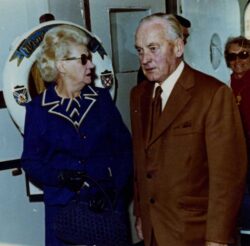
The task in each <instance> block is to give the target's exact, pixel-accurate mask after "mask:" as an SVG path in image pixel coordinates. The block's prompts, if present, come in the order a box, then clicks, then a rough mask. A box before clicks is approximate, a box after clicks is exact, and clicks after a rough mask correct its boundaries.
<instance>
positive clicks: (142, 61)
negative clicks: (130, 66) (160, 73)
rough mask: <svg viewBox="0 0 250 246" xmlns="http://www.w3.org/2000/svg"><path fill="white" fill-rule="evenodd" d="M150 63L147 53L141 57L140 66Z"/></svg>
mask: <svg viewBox="0 0 250 246" xmlns="http://www.w3.org/2000/svg"><path fill="white" fill-rule="evenodd" d="M150 61H151V56H150V54H149V53H144V54H143V55H142V57H141V63H142V64H147V63H149V62H150Z"/></svg>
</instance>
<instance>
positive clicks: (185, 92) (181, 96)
mask: <svg viewBox="0 0 250 246" xmlns="http://www.w3.org/2000/svg"><path fill="white" fill-rule="evenodd" d="M192 74H193V73H192V71H191V68H190V67H188V66H187V65H185V67H184V70H183V72H182V74H181V76H180V78H179V79H178V80H177V82H176V84H175V86H174V88H173V91H172V92H171V94H170V97H169V99H168V101H167V104H166V106H165V108H164V110H163V112H162V115H161V118H160V120H159V123H158V125H157V126H156V130H155V131H154V134H153V136H152V138H151V139H150V141H149V142H148V146H149V145H151V144H152V143H153V142H155V140H156V139H158V138H159V137H160V136H161V134H162V133H163V132H164V131H165V130H166V129H167V128H168V127H169V126H170V125H171V123H172V122H173V121H174V120H175V118H176V117H177V116H178V115H179V114H180V113H181V111H182V110H183V108H184V107H185V105H186V104H187V103H188V102H189V100H190V99H191V98H192V96H191V94H190V92H189V89H190V88H191V87H193V86H194V79H193V76H192Z"/></svg>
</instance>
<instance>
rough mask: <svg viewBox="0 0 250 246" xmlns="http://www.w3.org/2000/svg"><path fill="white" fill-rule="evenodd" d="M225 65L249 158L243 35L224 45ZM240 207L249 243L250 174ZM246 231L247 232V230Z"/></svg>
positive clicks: (248, 52) (248, 68)
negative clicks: (228, 70)
mask: <svg viewBox="0 0 250 246" xmlns="http://www.w3.org/2000/svg"><path fill="white" fill-rule="evenodd" d="M225 59H226V63H227V66H228V67H229V68H230V69H231V70H232V74H231V87H232V90H233V93H234V95H235V98H236V102H237V104H238V106H239V110H240V113H241V118H242V123H243V127H244V130H245V136H246V141H247V148H248V157H249V158H250V106H249V105H250V41H249V40H248V39H246V38H245V37H243V36H239V37H234V38H229V39H228V41H227V43H226V46H225ZM249 173H250V172H249V171H248V178H247V189H246V193H245V197H244V201H243V204H242V209H241V220H240V226H241V233H242V236H241V241H242V242H241V245H242V246H245V245H250V236H249V235H245V233H250V195H249V192H250V175H249ZM247 231H248V232H247Z"/></svg>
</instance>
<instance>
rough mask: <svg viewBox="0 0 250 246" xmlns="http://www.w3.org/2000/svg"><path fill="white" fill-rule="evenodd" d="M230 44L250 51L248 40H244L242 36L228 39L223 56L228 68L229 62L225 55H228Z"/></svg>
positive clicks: (249, 41)
mask: <svg viewBox="0 0 250 246" xmlns="http://www.w3.org/2000/svg"><path fill="white" fill-rule="evenodd" d="M232 44H237V45H238V46H239V47H241V48H245V49H248V50H250V40H248V39H246V38H245V37H244V36H238V37H230V38H228V40H227V42H226V44H225V50H224V56H225V60H226V64H227V66H228V67H229V61H228V59H227V55H228V53H229V49H230V46H231V45H232Z"/></svg>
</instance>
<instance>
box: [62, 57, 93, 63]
mask: <svg viewBox="0 0 250 246" xmlns="http://www.w3.org/2000/svg"><path fill="white" fill-rule="evenodd" d="M79 59H81V62H82V65H86V64H87V62H88V60H91V59H92V56H91V55H90V54H89V55H86V54H81V57H69V58H65V59H62V60H63V61H73V60H79Z"/></svg>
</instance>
